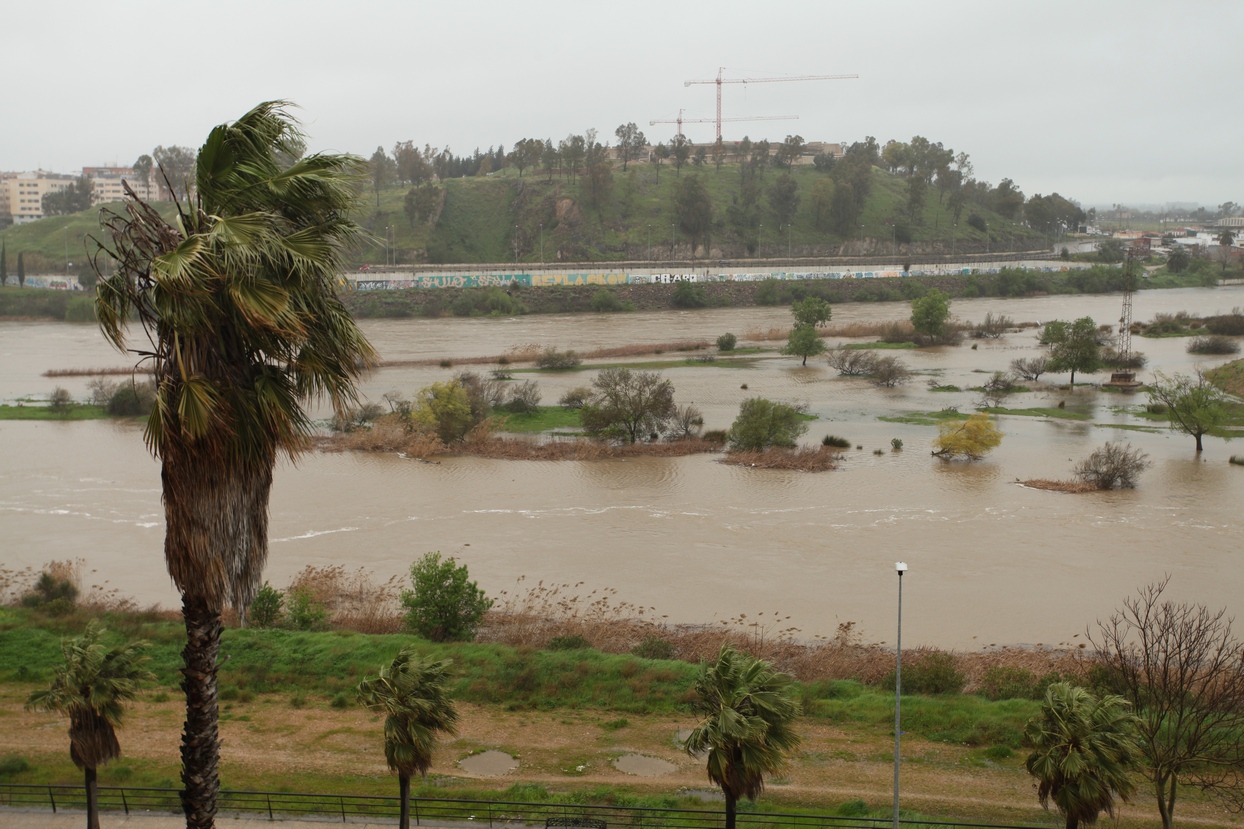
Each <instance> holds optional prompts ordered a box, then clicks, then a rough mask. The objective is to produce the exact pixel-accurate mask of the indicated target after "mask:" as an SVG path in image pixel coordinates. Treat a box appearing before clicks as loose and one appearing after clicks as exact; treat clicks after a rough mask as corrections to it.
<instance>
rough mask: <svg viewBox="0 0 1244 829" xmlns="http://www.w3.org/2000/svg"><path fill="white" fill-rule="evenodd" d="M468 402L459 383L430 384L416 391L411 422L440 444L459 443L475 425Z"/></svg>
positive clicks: (455, 381) (467, 396)
mask: <svg viewBox="0 0 1244 829" xmlns="http://www.w3.org/2000/svg"><path fill="white" fill-rule="evenodd" d="M476 414H477V413H476V412H473V411H472V408H471V398H470V396H469V395H468V394H467V390H466V387H465V386H463V385H462V381H461V380H456V379H455V380H450V381H448V382H446V383H433V384H432V385H430V386H426V387H424V388H422V389H420V390H419V394H418V395H417V400H416V401H415V406H414V409H413V410H412V411H411V413H410V417H411V420H412V421H414V422H415V423H417V424H418V425H420V426H422V427H424V428H425V429H429V430H431V431H434V432H435V433H436V436H437V437H438V438H440V439H441V441H442V442H443V443H446V444H449V443H454V442H456V441H460V440H462V439H463V438H464V437H466V433H467V432H469V431H471V427H473V426H474V425H475V424H476V422H477V421H476V419H475V418H476Z"/></svg>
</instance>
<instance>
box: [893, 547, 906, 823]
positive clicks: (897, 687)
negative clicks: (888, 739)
mask: <svg viewBox="0 0 1244 829" xmlns="http://www.w3.org/2000/svg"><path fill="white" fill-rule="evenodd" d="M894 569H895V571H896V572H897V573H898V639H897V641H896V647H895V659H894V829H899V826H898V758H899V754H898V751H899V741H900V739H901V738H902V734H903V732H902V731H901V730H900V728H901V726H902V717H901V715H900V712H901V710H902V699H903V574H904V573H906V572H907V562H905V561H896V562H895V563H894Z"/></svg>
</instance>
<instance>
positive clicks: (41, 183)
mask: <svg viewBox="0 0 1244 829" xmlns="http://www.w3.org/2000/svg"><path fill="white" fill-rule="evenodd" d="M9 175H10V176H11V177H10V178H6V179H4V180H3V181H0V186H2V187H4V188H5V190H6V191H7V198H3V197H0V202H4V201H6V200H7V202H8V211H9V218H10V221H11V223H12V224H17V225H22V224H27V223H28V222H33V221H35V220H36V219H42V218H43V197H44V196H46V195H47V194H48V193H59V192H60V191H61V190H64V189H65V188H66V187H68V186H69V185H70V184H71V183H73V181H74V180H75V178H74V176H66V175H61V174H59V173H49V172H46V171H44V170H36V171H34V172H29V173H16V174H9Z"/></svg>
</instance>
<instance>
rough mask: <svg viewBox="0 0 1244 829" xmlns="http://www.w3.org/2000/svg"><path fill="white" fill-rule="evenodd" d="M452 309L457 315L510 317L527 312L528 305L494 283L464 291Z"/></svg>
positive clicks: (454, 302)
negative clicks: (486, 286) (487, 286)
mask: <svg viewBox="0 0 1244 829" xmlns="http://www.w3.org/2000/svg"><path fill="white" fill-rule="evenodd" d="M450 310H451V311H452V312H453V315H454V316H456V317H481V316H507V317H508V316H515V315H518V314H525V313H527V306H525V305H523V303H522V302H520V301H519V300H517V299H515V298H514V297H512V296H510V295H509V294H507V293H506V292H505V291H503V290H502V289H501V288H499V287H497V286H495V285H494V286H492V287H489V288H469V289H467V290H465V291H463V292H462V293H461V294H459V296H458V298H457V299H455V300H454V301H453V304H452V305H451V306H450Z"/></svg>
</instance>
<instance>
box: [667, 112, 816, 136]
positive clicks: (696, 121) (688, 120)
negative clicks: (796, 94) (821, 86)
mask: <svg viewBox="0 0 1244 829" xmlns="http://www.w3.org/2000/svg"><path fill="white" fill-rule="evenodd" d="M682 114H683V110H681V109H680V110H678V117H677V118H657V119H655V120H652V121H649V122H648V126H650V127H651V126H655V125H657V124H677V125H678V134H679V135H682V125H683V124H711V123H713V122H714V120H717V121H718V124H717V137H718V138H720V137H721V123H720V122H721V121H798V120H799V116H798V115H755V116H751V117H738V118H720V119H713V118H683V117H682Z"/></svg>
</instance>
